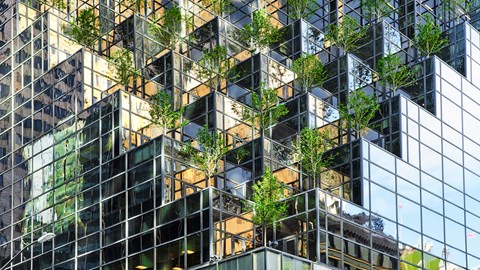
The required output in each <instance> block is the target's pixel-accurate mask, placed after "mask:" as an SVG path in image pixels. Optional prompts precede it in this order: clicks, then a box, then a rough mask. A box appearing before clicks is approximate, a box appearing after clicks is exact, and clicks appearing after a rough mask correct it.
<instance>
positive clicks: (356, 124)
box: [339, 90, 380, 137]
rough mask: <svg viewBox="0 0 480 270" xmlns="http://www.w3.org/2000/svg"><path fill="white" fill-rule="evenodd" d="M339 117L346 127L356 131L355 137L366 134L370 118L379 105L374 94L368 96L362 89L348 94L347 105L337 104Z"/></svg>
mask: <svg viewBox="0 0 480 270" xmlns="http://www.w3.org/2000/svg"><path fill="white" fill-rule="evenodd" d="M339 107H340V108H339V112H340V117H341V118H342V119H343V120H344V121H345V122H346V123H347V127H349V128H351V129H353V130H355V131H356V132H357V137H359V136H363V135H365V134H366V131H367V126H368V123H369V122H370V120H372V118H373V117H374V116H375V114H376V113H377V111H378V109H379V108H380V105H379V104H377V101H376V98H375V96H368V95H367V94H366V93H365V92H364V91H362V90H357V91H354V92H351V93H349V94H348V98H347V105H340V106H339Z"/></svg>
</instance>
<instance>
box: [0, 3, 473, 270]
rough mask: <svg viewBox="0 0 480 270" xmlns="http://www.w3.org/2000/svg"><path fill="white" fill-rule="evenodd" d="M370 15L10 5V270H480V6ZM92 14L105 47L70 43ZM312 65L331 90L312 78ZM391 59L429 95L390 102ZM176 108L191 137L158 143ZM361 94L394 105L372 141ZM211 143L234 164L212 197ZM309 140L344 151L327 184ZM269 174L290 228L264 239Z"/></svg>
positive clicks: (338, 10) (3, 136)
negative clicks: (350, 106) (261, 221)
mask: <svg viewBox="0 0 480 270" xmlns="http://www.w3.org/2000/svg"><path fill="white" fill-rule="evenodd" d="M366 2H368V0H364V1H361V0H345V1H344V0H339V1H327V0H317V1H311V3H310V4H311V5H310V6H309V10H310V12H308V13H309V14H308V16H303V17H302V18H299V17H298V16H295V13H294V11H295V8H296V6H295V5H296V4H297V5H298V4H299V3H300V1H294V0H293V1H290V0H288V1H286V0H229V1H227V0H148V1H147V0H145V1H139V0H135V1H131V0H121V1H107V0H99V1H91V0H41V1H38V0H28V1H27V0H18V1H17V0H0V270H5V269H15V270H17V269H18V270H27V269H28V270H37V269H52V270H53V269H55V270H57V269H58V270H74V269H89V270H90V269H91V270H95V269H103V270H107V269H111V270H115V269H140V270H142V269H156V270H167V269H169V270H170V269H172V270H181V269H198V270H200V269H202V270H203V269H205V270H216V269H229V270H237V269H238V270H241V269H258V270H260V269H288V270H293V269H295V270H300V269H301V270H307V269H308V270H320V269H352V270H353V269H397V270H399V269H402V270H410V269H428V270H453V269H474V270H478V269H480V197H479V194H480V143H479V141H478V138H479V137H480V117H479V116H478V115H477V113H478V112H480V33H479V31H480V23H479V22H480V2H479V1H478V0H474V1H433V0H428V1H426V0H406V1H401V0H385V1H384V0H382V1H374V2H375V3H376V4H377V5H381V4H382V3H383V4H384V5H387V6H388V7H389V8H391V9H392V12H389V13H387V14H384V16H372V14H371V10H368V9H367V4H366ZM259 9H264V10H265V11H267V13H266V14H267V15H268V17H267V18H268V25H269V26H273V27H275V28H277V29H279V31H280V32H279V37H280V38H278V39H277V40H275V41H274V42H272V43H271V44H269V45H268V46H266V47H263V48H258V47H257V48H254V47H253V46H252V44H251V43H252V40H251V39H250V40H246V39H245V38H243V35H242V33H243V32H242V29H244V27H245V26H246V25H249V24H251V23H252V21H253V14H254V13H255V12H256V11H257V10H259ZM85 10H87V11H91V12H92V14H93V18H94V19H93V20H92V21H89V23H90V24H91V25H94V27H95V28H97V29H96V31H98V34H96V35H95V42H93V45H92V44H87V45H85V44H83V45H81V44H80V43H79V39H78V37H77V38H75V37H74V36H73V35H72V34H71V33H69V31H68V28H69V27H71V26H72V25H75V24H77V25H79V24H80V22H81V19H82V18H83V19H85V17H84V15H85V13H82V11H85ZM172 10H177V11H178V12H179V13H177V14H175V16H176V18H177V21H174V24H173V26H172V24H170V27H168V26H169V25H168V21H167V20H168V19H170V20H172V18H171V17H172V16H171V13H169V12H171V11H172ZM166 14H167V15H166ZM168 14H170V15H168ZM427 15H429V16H432V18H433V19H434V21H435V23H436V24H437V25H438V27H440V29H441V31H442V35H443V36H444V37H446V38H448V44H446V45H445V46H444V47H443V49H441V50H440V51H439V52H438V53H437V54H436V55H432V56H429V57H425V56H423V55H421V54H420V52H419V50H418V48H417V46H416V44H415V42H414V40H415V33H416V31H417V28H418V27H417V26H418V25H421V24H423V23H424V20H423V18H425V16H427ZM169 16H170V17H169ZM345 16H349V17H351V18H353V19H354V20H355V21H356V22H357V23H358V24H359V25H361V26H364V27H365V29H366V32H365V35H364V36H363V37H362V38H361V39H360V40H358V41H357V42H356V45H357V46H356V48H355V49H353V50H351V51H343V50H342V49H340V48H338V47H337V46H336V45H335V44H334V43H333V42H331V41H329V40H328V38H326V33H328V29H329V25H332V24H337V25H339V24H341V22H342V21H343V20H344V18H345ZM178 18H180V20H178ZM84 26H85V25H84ZM159 27H160V32H161V33H163V36H162V35H160V37H159V35H158V32H157V33H156V30H157V31H158V28H159ZM165 29H166V30H165ZM172 29H173V30H172ZM162 31H163V32H162ZM165 33H166V34H165ZM87 34H88V32H83V33H82V35H87ZM165 36H167V37H168V38H169V40H168V41H172V40H173V41H172V42H173V43H172V42H170V43H168V42H166V41H165ZM162 38H163V39H162ZM254 41H255V40H254ZM253 43H255V42H253ZM172 44H173V45H172ZM219 46H221V47H223V48H225V51H226V52H225V57H224V58H222V59H220V60H218V59H219V58H217V60H215V61H216V62H214V63H213V64H211V63H210V64H208V62H207V61H206V60H205V59H207V56H208V55H209V53H210V52H212V51H214V49H215V48H218V47H219ZM123 51H125V52H127V53H128V55H130V56H131V59H128V61H127V62H128V63H127V64H128V65H127V71H129V72H131V71H132V70H133V69H135V70H136V74H135V75H134V76H130V78H129V80H127V81H128V82H126V81H122V82H120V81H121V80H120V79H119V74H121V72H122V69H121V67H119V65H116V64H115V63H114V61H113V60H112V59H114V58H115V55H116V53H117V52H123ZM305 54H311V55H314V56H316V57H317V59H319V60H320V61H321V62H322V63H323V64H324V65H325V67H326V69H327V76H326V79H325V82H324V83H323V85H321V86H315V87H309V88H308V89H305V88H306V87H305V86H304V85H302V83H301V81H300V79H299V76H298V74H296V73H295V72H294V71H293V68H292V66H293V63H294V62H295V60H297V59H298V58H300V57H302V55H305ZM387 54H396V55H397V56H399V58H400V59H401V61H402V63H403V64H404V65H407V66H408V67H409V68H412V70H416V72H415V78H412V80H414V81H415V83H413V84H411V85H410V86H408V87H404V88H401V89H399V90H397V91H392V90H391V89H389V88H387V87H385V86H384V85H382V84H381V82H380V80H381V77H380V75H379V73H378V72H377V71H378V63H379V60H380V59H381V58H382V57H383V56H386V55H387ZM225 66H227V69H228V71H229V72H225V70H222V69H223V68H224V67H225ZM205 74H207V75H205ZM264 86H268V87H270V88H272V89H274V90H275V93H276V94H277V98H278V100H279V101H278V102H279V103H281V104H284V105H285V107H286V108H287V109H288V113H287V114H285V115H284V116H282V117H281V118H280V119H279V120H278V122H276V123H274V124H272V125H268V126H263V127H261V128H260V127H259V126H258V125H256V124H255V123H252V122H249V121H247V120H246V119H245V117H243V115H242V113H239V110H241V111H253V110H255V109H254V108H253V106H252V96H253V93H255V92H259V89H260V88H262V87H264ZM160 91H163V92H166V93H167V94H168V95H169V96H170V97H171V106H172V108H173V109H175V110H179V111H180V112H181V121H182V123H183V125H180V126H179V127H178V128H174V129H170V130H162V128H161V127H159V126H157V125H154V124H152V116H151V114H150V112H151V110H152V103H153V102H154V99H153V98H152V96H154V95H155V94H156V93H158V92H160ZM355 91H364V92H365V93H366V94H368V95H369V96H371V97H374V98H375V100H376V101H377V103H378V104H379V105H380V109H379V111H378V112H377V113H376V115H375V117H374V118H373V119H372V120H371V121H370V124H369V128H368V131H367V132H366V134H359V133H358V132H356V131H355V130H353V129H349V128H347V127H346V125H345V121H344V120H343V119H342V118H341V117H340V113H339V109H340V107H341V106H342V105H344V104H345V103H346V102H347V101H348V97H349V95H351V94H352V93H354V92H355ZM180 108H183V109H180ZM204 126H206V127H207V128H208V129H209V130H211V131H212V132H218V134H220V136H221V137H222V138H223V139H224V142H225V144H226V147H227V148H228V151H227V153H226V154H225V155H224V156H222V157H221V159H220V160H219V161H218V170H217V171H216V172H215V174H214V175H213V176H212V177H210V178H209V179H206V176H205V174H204V173H203V172H202V170H201V168H199V166H197V165H195V162H193V161H192V159H191V156H189V155H188V154H186V153H185V149H186V148H188V146H193V147H194V148H196V150H194V151H200V152H202V151H204V148H202V147H201V146H200V145H199V142H198V132H199V130H200V128H202V127H204ZM304 128H312V129H318V130H319V131H328V134H329V136H330V139H331V141H332V146H331V147H330V148H329V149H328V151H327V154H329V155H330V157H332V162H330V164H329V166H327V168H324V170H323V171H322V173H321V177H320V179H316V180H314V179H313V178H312V177H311V176H310V175H309V174H308V173H306V171H305V169H303V168H302V166H301V164H299V162H298V160H297V159H296V158H295V142H296V141H298V139H299V136H298V135H299V133H300V131H301V130H302V129H304ZM360 135H362V136H360ZM240 152H242V153H246V154H242V155H240V154H239V153H240ZM266 168H270V169H271V170H272V172H273V174H274V175H275V176H276V177H277V179H278V181H280V182H281V183H282V187H283V188H284V192H283V193H284V195H285V196H284V197H285V198H284V200H285V202H286V204H287V214H286V216H285V217H283V218H281V219H280V220H278V221H277V223H278V225H279V226H277V227H276V228H274V229H271V228H269V229H268V230H266V235H265V236H264V235H263V230H262V227H260V226H257V225H255V224H254V223H253V222H252V217H253V215H254V213H252V211H250V210H249V207H247V205H248V201H249V200H250V198H251V196H252V186H253V185H254V184H255V183H256V182H258V181H259V180H260V178H261V176H262V174H263V172H264V171H265V169H266ZM317 180H319V181H317ZM45 233H53V234H54V235H55V237H54V238H53V239H51V240H49V241H42V240H39V239H41V238H40V237H42V235H44V234H45ZM264 239H268V242H266V241H264ZM265 242H266V243H265Z"/></svg>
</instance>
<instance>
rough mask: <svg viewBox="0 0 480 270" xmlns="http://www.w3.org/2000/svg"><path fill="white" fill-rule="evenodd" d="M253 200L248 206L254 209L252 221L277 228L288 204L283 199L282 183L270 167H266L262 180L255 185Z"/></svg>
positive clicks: (253, 187)
mask: <svg viewBox="0 0 480 270" xmlns="http://www.w3.org/2000/svg"><path fill="white" fill-rule="evenodd" d="M252 189H253V194H252V197H251V201H252V202H253V204H250V205H248V206H247V208H248V209H250V210H252V211H253V213H254V214H253V218H252V222H253V223H254V224H256V225H262V226H264V227H273V228H275V227H276V226H277V225H278V224H277V221H278V220H279V219H281V218H283V217H285V216H286V213H287V204H286V202H285V201H280V200H281V199H283V195H284V191H283V188H282V185H281V184H280V183H279V182H278V181H277V178H276V177H275V176H274V175H273V173H272V172H271V170H270V169H269V168H267V169H265V172H264V173H263V175H262V177H261V180H260V181H257V182H256V183H255V184H254V185H253V186H252Z"/></svg>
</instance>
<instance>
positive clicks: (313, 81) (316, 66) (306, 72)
mask: <svg viewBox="0 0 480 270" xmlns="http://www.w3.org/2000/svg"><path fill="white" fill-rule="evenodd" d="M292 71H293V72H295V74H296V75H297V80H298V82H299V83H300V85H301V86H302V88H303V89H304V90H305V91H308V90H309V89H311V88H313V87H317V86H321V85H323V82H324V81H325V79H326V78H327V70H326V69H325V66H324V65H323V64H322V62H321V61H320V60H319V59H318V58H317V57H316V56H314V55H311V54H306V55H302V56H301V57H299V58H297V59H296V60H295V61H294V62H293V65H292Z"/></svg>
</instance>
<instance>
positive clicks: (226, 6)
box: [201, 0, 232, 15]
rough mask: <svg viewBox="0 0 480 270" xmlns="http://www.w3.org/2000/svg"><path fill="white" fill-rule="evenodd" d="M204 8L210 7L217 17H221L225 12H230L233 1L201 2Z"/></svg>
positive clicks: (208, 0)
mask: <svg viewBox="0 0 480 270" xmlns="http://www.w3.org/2000/svg"><path fill="white" fill-rule="evenodd" d="M201 1H202V4H203V6H204V7H210V9H211V10H212V11H213V13H215V14H216V15H221V14H222V13H223V12H229V11H230V4H231V3H232V1H231V0H201Z"/></svg>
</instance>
